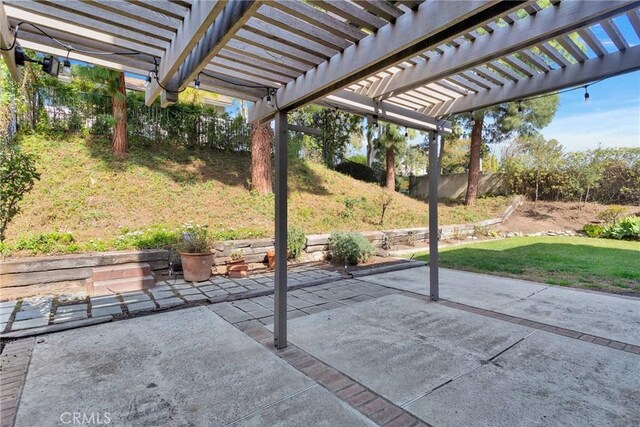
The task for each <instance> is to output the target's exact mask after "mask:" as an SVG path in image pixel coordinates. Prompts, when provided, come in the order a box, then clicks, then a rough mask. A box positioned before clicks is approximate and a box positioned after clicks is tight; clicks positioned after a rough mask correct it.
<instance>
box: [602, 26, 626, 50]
mask: <svg viewBox="0 0 640 427" xmlns="http://www.w3.org/2000/svg"><path fill="white" fill-rule="evenodd" d="M600 25H602V28H604V31H605V32H606V33H607V35H608V36H609V38H610V39H611V41H612V42H613V44H614V45H615V46H616V48H617V49H618V50H625V49H627V48H628V47H629V43H628V42H627V41H626V40H625V39H624V36H623V35H622V34H621V33H620V30H619V29H618V27H617V26H616V25H615V24H614V23H613V21H611V20H610V19H609V20H606V21H603V22H601V23H600Z"/></svg>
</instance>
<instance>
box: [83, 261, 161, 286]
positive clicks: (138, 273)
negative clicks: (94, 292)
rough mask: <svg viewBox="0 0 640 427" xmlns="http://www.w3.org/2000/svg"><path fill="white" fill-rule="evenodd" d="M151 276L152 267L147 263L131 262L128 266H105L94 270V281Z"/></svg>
mask: <svg viewBox="0 0 640 427" xmlns="http://www.w3.org/2000/svg"><path fill="white" fill-rule="evenodd" d="M149 275H151V266H149V264H148V263H146V262H130V263H127V264H116V265H105V266H104V267H95V268H94V269H93V276H92V278H93V281H94V282H98V281H102V280H111V279H124V278H126V277H142V276H149Z"/></svg>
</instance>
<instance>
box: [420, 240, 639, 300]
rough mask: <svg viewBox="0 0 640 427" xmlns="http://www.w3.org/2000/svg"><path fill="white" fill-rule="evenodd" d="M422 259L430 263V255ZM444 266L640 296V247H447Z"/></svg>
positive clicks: (583, 243) (545, 243) (523, 243)
mask: <svg viewBox="0 0 640 427" xmlns="http://www.w3.org/2000/svg"><path fill="white" fill-rule="evenodd" d="M417 258H418V259H422V260H424V261H428V255H427V254H420V255H418V256H417ZM440 263H441V265H442V266H443V267H448V268H455V269H460V270H468V271H475V272H480V273H489V274H495V275H499V276H507V277H515V278H520V279H527V280H533V281H536V282H543V283H548V284H552V285H559V286H571V287H576V288H585V289H600V290H606V291H612V292H640V243H638V242H630V241H619V240H607V239H589V238H582V237H514V238H509V239H503V240H495V241H489V242H482V243H476V244H469V245H463V246H453V247H448V248H443V249H442V250H441V252H440Z"/></svg>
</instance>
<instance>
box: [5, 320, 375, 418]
mask: <svg viewBox="0 0 640 427" xmlns="http://www.w3.org/2000/svg"><path fill="white" fill-rule="evenodd" d="M310 401H313V402H314V405H309V402H310ZM263 410H264V412H263ZM66 412H70V413H74V412H80V413H86V414H87V416H90V415H91V414H101V415H102V419H103V420H104V414H105V413H108V414H109V418H110V420H111V423H112V424H113V425H125V426H128V425H132V426H133V425H135V426H157V425H193V426H211V425H226V424H228V423H232V422H235V423H236V424H235V425H244V424H246V425H255V424H256V423H260V422H261V421H265V420H266V421H265V422H268V420H270V419H274V420H275V419H282V420H283V423H284V425H294V424H295V420H296V419H297V418H295V417H296V416H297V414H303V416H304V419H307V420H314V419H325V420H326V423H327V425H366V423H367V421H366V419H365V418H363V417H362V415H360V414H359V413H358V412H357V411H355V410H354V409H352V408H351V407H349V406H348V405H347V404H345V403H343V402H341V401H340V400H338V399H337V398H336V397H335V396H333V395H332V394H331V393H329V392H328V391H326V390H325V389H321V388H319V387H318V386H317V384H316V383H315V382H314V381H313V380H311V379H309V378H308V377H306V376H305V375H303V374H302V373H300V372H298V371H297V370H295V369H294V368H293V367H291V366H290V365H288V364H287V363H286V362H284V361H282V360H281V359H280V358H278V357H277V356H276V355H274V354H272V353H271V352H269V351H268V350H267V349H265V348H263V347H262V346H261V345H260V344H258V343H257V342H255V341H254V340H252V339H251V338H249V337H247V336H246V335H244V334H243V333H242V332H240V331H239V330H237V329H235V328H234V327H233V326H231V325H230V324H228V323H227V322H225V321H224V320H223V319H222V318H220V317H219V316H217V315H216V314H215V313H213V312H212V311H211V310H208V309H206V308H204V307H195V308H192V309H185V310H179V311H174V312H168V313H163V314H157V315H155V316H147V317H141V318H136V319H129V320H127V321H123V322H115V323H110V324H106V325H100V326H94V327H89V328H84V329H75V330H70V331H65V332H61V333H56V334H50V335H47V336H45V337H44V342H41V343H38V344H36V346H35V348H34V351H33V356H32V359H31V365H30V368H29V371H28V375H27V379H26V384H25V386H24V391H23V394H22V399H21V402H20V406H19V409H18V414H17V419H16V424H15V425H16V426H36V425H63V424H64V421H67V420H66V418H65V419H63V420H61V418H60V417H61V415H62V414H63V413H66ZM96 416H97V415H96ZM288 417H294V418H288Z"/></svg>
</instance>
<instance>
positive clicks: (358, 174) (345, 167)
mask: <svg viewBox="0 0 640 427" xmlns="http://www.w3.org/2000/svg"><path fill="white" fill-rule="evenodd" d="M335 170H336V171H337V172H340V173H342V174H345V175H349V176H350V177H351V178H354V179H357V180H359V181H364V182H371V183H380V181H381V180H382V174H381V173H380V171H377V170H375V169H373V168H371V167H369V166H367V165H363V164H360V163H356V162H352V161H349V160H346V161H344V162H342V163H340V164H338V165H337V166H336V167H335Z"/></svg>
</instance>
